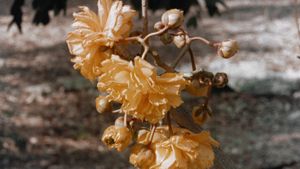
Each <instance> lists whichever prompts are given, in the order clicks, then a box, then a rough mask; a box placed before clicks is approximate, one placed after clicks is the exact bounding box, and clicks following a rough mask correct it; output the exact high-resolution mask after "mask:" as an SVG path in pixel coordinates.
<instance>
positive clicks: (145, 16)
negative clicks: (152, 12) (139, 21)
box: [142, 0, 148, 37]
mask: <svg viewBox="0 0 300 169" xmlns="http://www.w3.org/2000/svg"><path fill="white" fill-rule="evenodd" d="M142 18H143V36H144V37H145V36H146V35H147V34H148V0H142Z"/></svg>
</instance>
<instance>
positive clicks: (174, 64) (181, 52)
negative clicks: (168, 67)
mask: <svg viewBox="0 0 300 169" xmlns="http://www.w3.org/2000/svg"><path fill="white" fill-rule="evenodd" d="M188 49H189V44H187V45H185V47H184V48H183V49H182V50H181V51H180V53H179V55H178V56H177V57H176V59H175V62H174V63H173V64H172V68H173V69H175V68H176V66H177V65H178V63H179V62H180V60H181V59H182V58H183V56H184V55H185V53H186V52H187V50H188Z"/></svg>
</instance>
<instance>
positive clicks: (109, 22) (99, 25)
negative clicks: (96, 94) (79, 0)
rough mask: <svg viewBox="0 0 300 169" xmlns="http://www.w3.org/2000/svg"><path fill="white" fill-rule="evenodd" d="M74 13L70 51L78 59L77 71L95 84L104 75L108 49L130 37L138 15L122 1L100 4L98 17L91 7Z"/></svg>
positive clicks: (69, 38) (69, 36)
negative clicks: (133, 20)
mask: <svg viewBox="0 0 300 169" xmlns="http://www.w3.org/2000/svg"><path fill="white" fill-rule="evenodd" d="M80 9H81V11H80V12H78V13H74V18H75V21H74V23H73V27H74V28H75V30H74V31H72V32H70V33H69V34H68V37H67V40H66V42H67V44H68V47H69V51H70V53H71V54H72V55H75V58H73V59H72V62H74V63H75V64H74V68H75V69H79V70H80V71H81V73H82V75H83V76H84V77H86V78H88V79H90V80H94V79H95V78H96V77H97V76H99V75H100V74H101V72H100V71H99V67H100V64H101V61H103V60H105V59H107V58H109V56H110V52H109V51H108V50H107V49H108V48H111V47H113V45H114V43H115V42H117V41H119V40H120V39H123V38H125V37H127V36H128V35H129V33H130V30H131V28H132V25H133V24H132V18H133V16H134V15H135V14H136V12H135V11H134V10H132V9H130V7H129V6H127V5H125V6H124V5H123V3H122V2H121V1H113V0H98V15H97V14H96V13H94V12H93V11H91V10H90V9H89V8H88V7H80Z"/></svg>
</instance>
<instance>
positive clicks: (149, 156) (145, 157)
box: [129, 144, 155, 169]
mask: <svg viewBox="0 0 300 169" xmlns="http://www.w3.org/2000/svg"><path fill="white" fill-rule="evenodd" d="M129 162H130V163H131V164H133V165H134V166H135V167H138V168H139V169H149V168H150V167H151V166H152V165H153V164H154V162H155V154H154V152H153V151H152V150H151V149H150V148H148V147H147V146H146V145H142V144H136V145H134V146H133V147H132V149H131V154H130V157H129Z"/></svg>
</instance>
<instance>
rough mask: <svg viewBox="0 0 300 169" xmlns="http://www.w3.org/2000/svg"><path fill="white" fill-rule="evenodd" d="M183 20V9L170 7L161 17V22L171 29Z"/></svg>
mask: <svg viewBox="0 0 300 169" xmlns="http://www.w3.org/2000/svg"><path fill="white" fill-rule="evenodd" d="M183 20H184V16H183V11H181V10H178V9H170V10H168V11H166V12H165V13H164V14H163V15H162V17H161V22H162V23H163V24H164V25H165V26H168V27H170V28H171V29H176V28H178V27H180V26H181V25H182V23H183Z"/></svg>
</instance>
